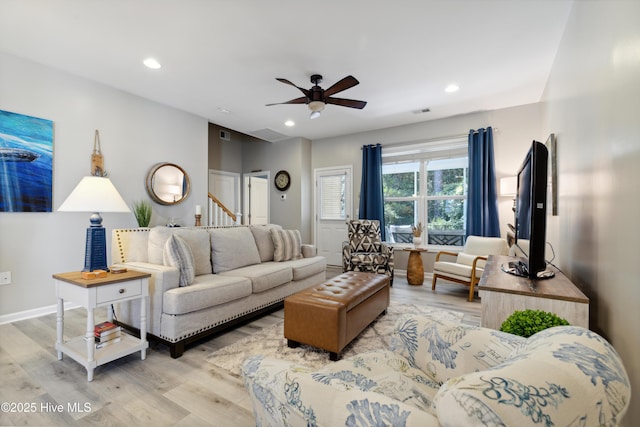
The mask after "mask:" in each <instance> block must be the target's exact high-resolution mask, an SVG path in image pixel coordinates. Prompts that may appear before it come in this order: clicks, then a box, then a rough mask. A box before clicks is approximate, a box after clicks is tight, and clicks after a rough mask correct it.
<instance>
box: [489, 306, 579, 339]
mask: <svg viewBox="0 0 640 427" xmlns="http://www.w3.org/2000/svg"><path fill="white" fill-rule="evenodd" d="M568 324H569V322H567V321H566V320H565V319H563V318H561V317H559V316H558V315H556V314H554V313H549V312H548V311H543V310H529V309H527V310H524V311H519V310H516V311H514V312H513V314H511V316H509V317H507V319H506V320H505V321H504V322H502V325H501V326H500V330H501V331H502V332H508V333H510V334H514V335H519V336H521V337H525V338H528V337H530V336H531V335H533V334H535V333H536V332H540V331H542V330H544V329H547V328H550V327H552V326H562V325H568Z"/></svg>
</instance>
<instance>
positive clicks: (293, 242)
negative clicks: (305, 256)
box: [271, 228, 302, 262]
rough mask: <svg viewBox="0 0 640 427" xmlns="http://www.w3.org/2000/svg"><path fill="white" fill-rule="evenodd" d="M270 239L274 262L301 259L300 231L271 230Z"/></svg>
mask: <svg viewBox="0 0 640 427" xmlns="http://www.w3.org/2000/svg"><path fill="white" fill-rule="evenodd" d="M271 239H272V240H273V249H274V251H273V260H274V261H278V262H280V261H289V260H291V259H299V258H302V252H301V248H302V238H301V237H300V231H298V230H278V229H275V228H272V229H271Z"/></svg>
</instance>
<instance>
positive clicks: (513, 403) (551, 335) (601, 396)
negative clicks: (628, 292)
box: [434, 326, 630, 426]
mask: <svg viewBox="0 0 640 427" xmlns="http://www.w3.org/2000/svg"><path fill="white" fill-rule="evenodd" d="M629 387H630V385H629V378H628V377H627V375H626V372H625V371H624V368H623V367H622V365H621V364H620V363H619V357H618V356H617V354H616V352H615V350H614V349H613V347H611V345H610V344H609V343H608V342H607V341H605V340H604V339H603V338H602V337H600V336H599V335H597V334H595V333H593V332H591V331H589V330H588V329H584V328H580V327H576V326H558V327H554V328H549V329H545V330H544V331H542V332H538V333H537V334H535V335H533V336H531V337H530V338H529V339H528V340H527V342H526V344H525V345H524V346H523V347H522V348H521V349H517V350H516V351H514V354H513V355H512V357H510V358H508V359H507V360H506V361H505V362H504V363H502V364H501V365H498V366H495V367H494V368H493V369H491V370H488V371H483V372H473V373H468V374H466V375H463V376H461V377H458V378H453V379H451V380H450V381H449V382H447V383H445V384H444V385H443V386H442V387H441V389H440V391H438V393H437V394H436V397H435V399H434V401H435V403H436V406H437V412H438V415H439V418H440V420H445V419H446V420H447V423H443V425H456V426H472V425H473V426H476V425H477V426H480V425H487V424H488V420H492V421H494V422H493V425H498V423H500V425H507V426H518V425H520V426H523V425H533V424H540V425H556V426H569V425H589V426H591V425H605V426H612V425H617V424H618V423H619V422H620V420H621V419H622V417H623V415H624V412H625V411H626V408H627V406H628V403H629V402H627V399H628V397H629ZM594 402H598V404H594Z"/></svg>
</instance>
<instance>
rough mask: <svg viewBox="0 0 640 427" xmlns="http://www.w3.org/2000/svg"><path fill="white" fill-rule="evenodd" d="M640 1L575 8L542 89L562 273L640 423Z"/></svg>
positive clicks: (632, 418)
mask: <svg viewBox="0 0 640 427" xmlns="http://www.w3.org/2000/svg"><path fill="white" fill-rule="evenodd" d="M638 22H640V2H638V1H637V0H634V1H615V2H612V1H609V2H604V1H603V2H575V3H574V6H573V10H572V12H571V15H570V17H569V20H568V22H567V27H566V30H565V34H564V36H563V40H562V43H561V45H560V48H559V50H558V53H557V56H556V60H555V62H554V65H553V69H552V72H551V75H550V78H549V81H548V84H547V88H546V91H545V100H546V102H547V104H548V105H547V109H546V117H545V118H546V120H545V126H546V128H547V129H550V130H551V131H552V132H555V133H556V134H557V136H558V149H559V151H558V158H559V190H560V194H559V196H560V200H559V205H558V207H559V214H560V215H559V219H560V221H559V226H558V231H559V242H560V247H559V251H560V255H561V260H562V262H561V267H562V268H563V270H564V271H565V272H566V273H567V274H568V276H569V277H570V278H571V279H572V280H573V282H574V283H576V284H578V286H580V287H581V288H582V289H583V291H584V292H585V293H586V294H587V296H589V298H590V300H591V307H590V328H591V329H593V330H595V331H597V332H599V333H602V334H603V335H604V336H605V337H606V338H607V339H609V341H610V342H611V343H612V344H613V346H614V347H615V349H616V350H617V352H618V353H619V354H620V356H621V357H622V359H623V361H624V365H625V367H626V370H627V373H628V374H629V376H630V378H631V388H632V390H633V391H632V393H633V396H632V402H631V407H630V409H629V413H628V414H627V416H626V418H625V419H624V422H623V425H625V426H637V425H640V405H639V403H640V358H639V357H638V354H639V353H640V309H639V306H640V284H639V281H638V242H640V226H639V225H638V219H639V218H640V190H639V189H640V187H639V183H640V118H639V117H640V116H639V113H640V24H638Z"/></svg>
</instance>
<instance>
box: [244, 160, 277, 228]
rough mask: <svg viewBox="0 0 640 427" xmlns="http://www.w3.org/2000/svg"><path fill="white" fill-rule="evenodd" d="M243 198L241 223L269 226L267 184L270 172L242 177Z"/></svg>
mask: <svg viewBox="0 0 640 427" xmlns="http://www.w3.org/2000/svg"><path fill="white" fill-rule="evenodd" d="M243 177H244V184H243V188H244V198H243V209H242V223H243V224H245V225H249V224H254V225H256V224H269V221H270V209H269V182H270V180H271V172H269V171H260V172H251V173H246V174H244V175H243Z"/></svg>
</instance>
